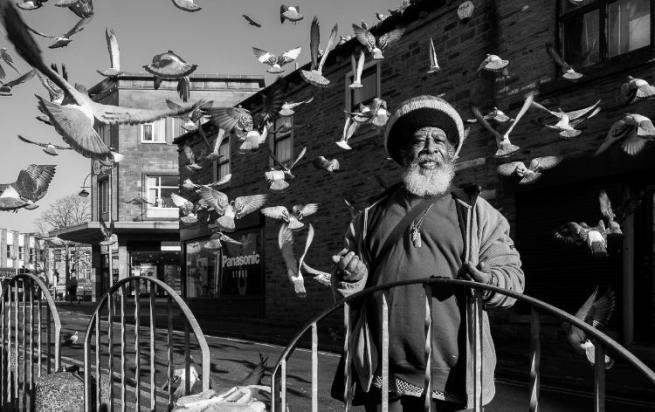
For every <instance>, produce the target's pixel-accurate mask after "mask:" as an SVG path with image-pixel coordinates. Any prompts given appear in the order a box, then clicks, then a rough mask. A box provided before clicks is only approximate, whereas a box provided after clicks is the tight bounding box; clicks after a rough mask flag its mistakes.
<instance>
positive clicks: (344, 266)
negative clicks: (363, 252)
mask: <svg viewBox="0 0 655 412" xmlns="http://www.w3.org/2000/svg"><path fill="white" fill-rule="evenodd" d="M332 262H334V264H335V266H336V268H337V270H336V273H335V276H336V277H337V278H338V279H340V280H343V281H345V282H359V281H360V280H362V279H363V278H364V276H366V275H367V274H368V268H367V267H366V264H365V263H364V262H363V261H362V260H361V259H360V258H359V256H357V255H356V254H355V252H353V251H352V250H348V249H342V250H341V252H339V253H337V254H336V255H334V256H332Z"/></svg>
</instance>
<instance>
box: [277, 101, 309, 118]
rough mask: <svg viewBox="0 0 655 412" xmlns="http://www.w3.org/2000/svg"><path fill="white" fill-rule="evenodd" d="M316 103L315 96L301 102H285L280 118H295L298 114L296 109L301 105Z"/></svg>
mask: <svg viewBox="0 0 655 412" xmlns="http://www.w3.org/2000/svg"><path fill="white" fill-rule="evenodd" d="M313 101H314V96H312V97H310V98H309V99H307V100H300V101H298V102H284V103H283V104H282V107H281V109H280V111H279V114H280V116H283V117H288V116H293V115H294V114H296V112H295V110H294V109H295V108H296V107H298V106H300V105H301V104H308V103H311V102H313Z"/></svg>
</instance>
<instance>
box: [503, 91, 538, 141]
mask: <svg viewBox="0 0 655 412" xmlns="http://www.w3.org/2000/svg"><path fill="white" fill-rule="evenodd" d="M534 95H535V93H534V92H530V93H528V94H527V95H526V96H525V100H524V101H523V106H521V110H519V112H518V114H517V115H516V117H514V121H513V122H512V124H511V125H510V126H509V129H507V131H506V132H505V136H509V134H510V133H512V130H514V127H516V125H517V124H518V123H519V120H521V118H522V117H523V115H525V113H526V112H527V111H528V109H529V108H530V106H532V102H533V101H534Z"/></svg>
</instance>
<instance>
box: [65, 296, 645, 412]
mask: <svg viewBox="0 0 655 412" xmlns="http://www.w3.org/2000/svg"><path fill="white" fill-rule="evenodd" d="M57 306H58V310H59V314H60V317H61V321H62V330H63V332H72V331H75V330H77V331H79V333H80V340H79V342H78V344H76V345H72V346H64V347H62V363H63V364H65V365H66V364H77V365H82V360H83V345H82V343H83V342H84V339H83V338H84V333H85V330H86V325H87V323H88V321H89V319H90V316H91V313H92V312H93V309H94V306H93V304H91V303H82V304H79V305H78V304H70V303H58V304H57ZM130 312H131V311H130V310H126V313H130ZM131 313H133V312H131ZM177 319H178V320H179V318H177ZM199 323H200V326H201V328H202V330H203V332H204V333H205V337H206V340H207V343H208V344H209V347H210V352H211V367H210V370H211V382H212V387H214V388H217V389H219V390H220V389H227V388H230V387H231V386H233V385H235V384H236V383H237V382H238V381H239V380H240V379H242V378H243V377H245V376H246V375H247V374H248V372H249V371H250V370H251V368H253V367H254V366H255V365H256V364H257V362H258V361H259V356H260V353H261V354H262V355H263V356H265V357H268V359H269V361H268V365H269V366H273V365H275V363H276V362H277V361H278V359H279V357H280V355H281V353H282V351H283V349H284V345H285V344H286V343H287V342H288V341H289V339H290V337H291V336H293V335H294V334H295V332H296V331H295V330H291V329H290V328H284V327H279V326H278V325H274V324H271V323H270V322H265V321H262V322H256V323H255V324H254V325H252V324H249V325H247V326H246V325H244V320H241V319H214V320H208V319H199ZM158 324H159V326H161V324H160V322H158ZM180 326H181V325H180V324H179V322H178V323H177V324H176V329H178V330H180ZM141 334H142V335H144V334H143V331H142V332H141ZM324 335H326V336H319V341H323V342H327V343H325V344H323V345H322V346H321V347H320V348H319V349H321V350H320V351H319V354H318V364H319V373H318V382H319V383H318V386H319V391H318V404H319V409H320V410H321V411H341V410H343V405H342V404H341V403H340V402H338V401H335V400H333V399H331V398H330V396H329V393H330V386H331V383H332V378H333V376H334V373H335V370H336V367H337V363H338V361H339V353H340V348H341V344H340V342H339V341H338V339H335V337H334V336H333V335H330V334H329V333H325V334H324ZM115 336H117V335H115ZM144 336H145V335H144ZM176 339H177V341H174V342H173V346H174V347H175V354H174V366H175V367H182V365H183V359H182V356H181V354H182V350H181V343H180V342H181V341H180V340H181V339H182V338H181V334H179V333H178V335H177V337H176ZM163 346H164V347H160V349H159V350H160V351H162V353H159V352H158V354H157V366H158V369H162V368H163V370H165V366H166V365H167V359H166V356H165V354H164V353H163V351H165V350H166V349H167V347H166V346H165V345H163ZM300 346H301V347H300V348H298V349H296V351H295V352H294V354H293V356H292V357H291V358H290V360H289V361H288V363H287V376H288V380H287V388H288V402H289V410H290V411H292V412H293V411H308V410H311V352H310V351H308V350H307V349H303V348H302V346H305V347H307V345H303V344H301V345H300ZM128 347H130V348H132V350H131V351H128V357H130V356H132V357H135V351H134V348H136V346H134V345H133V342H132V341H128ZM191 349H192V354H193V357H194V359H200V354H199V351H198V350H197V346H195V345H193V344H192V347H191ZM140 358H143V359H145V355H141V354H140ZM104 362H105V360H104V359H103V361H102V363H103V364H104ZM542 362H543V361H542ZM143 364H146V361H145V360H144V361H142V365H143ZM555 366H556V367H557V369H559V370H562V372H563V373H570V370H568V369H567V365H555ZM159 367H161V368H159ZM525 368H527V366H525V367H524V370H523V372H525V371H526V369H525ZM142 369H143V367H142ZM505 369H506V368H505ZM116 370H118V368H117V367H115V368H114V371H116ZM127 370H128V371H129V373H128V375H129V376H132V377H133V376H136V375H134V373H135V365H134V361H128V362H127ZM498 370H499V371H502V370H503V368H499V369H498ZM146 372H147V368H146ZM504 372H507V373H500V374H499V376H498V377H497V382H496V391H497V394H496V397H495V398H494V401H493V402H492V403H491V404H490V405H488V407H487V408H485V411H516V410H524V409H527V407H528V405H529V400H530V395H529V390H528V385H527V382H528V380H527V379H524V375H516V374H512V373H511V371H504ZM142 373H143V370H142ZM502 375H506V377H503V376H502ZM591 376H592V375H591ZM610 376H611V375H609V374H608V379H609V377H610ZM141 379H142V380H144V378H141ZM163 379H165V377H164V375H163V373H162V374H158V375H157V383H156V384H157V386H160V385H161V384H162V383H163ZM146 380H147V379H146ZM553 381H554V380H553V379H551V380H549V381H547V382H546V383H543V384H542V388H541V398H540V407H539V410H540V411H542V412H543V411H558V412H559V411H563V412H568V411H571V412H574V411H575V412H577V411H589V410H592V408H593V405H594V403H593V398H592V393H591V392H590V391H588V390H580V388H579V387H577V386H576V387H573V386H571V387H567V385H562V384H561V383H560V384H559V385H553V384H551V383H553ZM542 382H543V381H542ZM555 383H557V382H555ZM263 384H265V385H267V384H270V373H268V374H267V376H266V377H265V379H264V382H263ZM651 393H652V389H651ZM610 394H612V393H610V392H609V391H608V396H607V404H606V410H607V411H621V412H625V411H635V412H641V411H653V410H655V403H644V402H640V401H639V400H638V399H640V397H638V396H634V397H633V396H631V397H630V398H626V397H625V396H609V395H610ZM142 399H148V396H147V395H145V396H143V397H142ZM354 410H355V411H363V409H362V408H355V409H354Z"/></svg>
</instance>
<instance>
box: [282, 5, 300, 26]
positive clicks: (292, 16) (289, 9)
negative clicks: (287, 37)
mask: <svg viewBox="0 0 655 412" xmlns="http://www.w3.org/2000/svg"><path fill="white" fill-rule="evenodd" d="M302 19H304V17H303V15H302V14H300V6H285V5H284V4H282V5H281V6H280V23H284V21H285V20H289V21H292V22H294V23H297V22H299V21H300V20H302Z"/></svg>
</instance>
